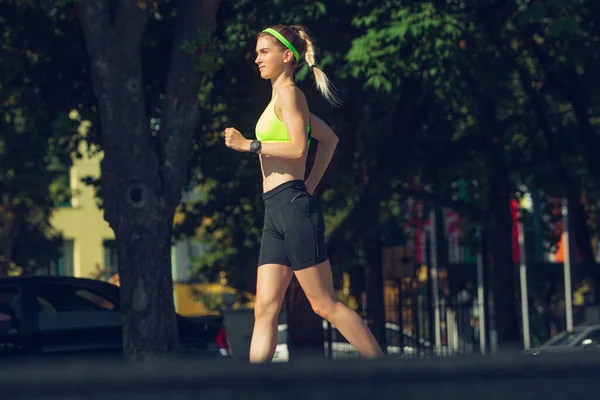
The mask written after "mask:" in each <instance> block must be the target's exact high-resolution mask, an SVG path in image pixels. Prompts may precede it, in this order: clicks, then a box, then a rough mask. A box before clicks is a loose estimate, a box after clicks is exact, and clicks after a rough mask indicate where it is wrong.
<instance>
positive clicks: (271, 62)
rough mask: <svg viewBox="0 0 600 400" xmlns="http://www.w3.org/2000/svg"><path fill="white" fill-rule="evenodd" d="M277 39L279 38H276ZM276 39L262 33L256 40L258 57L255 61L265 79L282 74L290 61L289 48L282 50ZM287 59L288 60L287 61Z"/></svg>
mask: <svg viewBox="0 0 600 400" xmlns="http://www.w3.org/2000/svg"><path fill="white" fill-rule="evenodd" d="M275 40H277V39H275ZM275 40H274V39H272V38H271V37H269V36H268V35H262V36H261V37H259V38H258V40H257V41H256V59H255V60H254V62H255V63H256V65H257V66H258V71H259V72H260V76H261V78H263V79H271V78H274V77H277V76H279V75H280V74H281V72H282V71H283V69H284V68H285V66H286V63H288V62H289V60H288V59H289V55H287V54H286V52H289V53H291V51H289V50H287V49H286V50H285V51H284V50H282V49H281V47H282V46H279V45H278V44H276V43H275ZM286 60H288V61H287V62H286Z"/></svg>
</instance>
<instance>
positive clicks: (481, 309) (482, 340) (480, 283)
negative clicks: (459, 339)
mask: <svg viewBox="0 0 600 400" xmlns="http://www.w3.org/2000/svg"><path fill="white" fill-rule="evenodd" d="M477 237H478V239H479V242H480V244H479V252H478V253H477V308H478V314H479V350H480V351H481V354H482V355H485V352H486V345H487V342H486V334H485V329H486V326H485V289H484V273H485V271H484V263H483V257H484V256H485V255H484V253H483V236H482V234H481V227H478V228H477Z"/></svg>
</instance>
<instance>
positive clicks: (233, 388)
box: [0, 352, 600, 400]
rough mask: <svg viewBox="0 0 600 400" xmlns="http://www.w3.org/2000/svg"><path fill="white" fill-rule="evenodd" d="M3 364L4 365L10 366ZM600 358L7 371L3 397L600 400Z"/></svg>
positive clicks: (0, 375)
mask: <svg viewBox="0 0 600 400" xmlns="http://www.w3.org/2000/svg"><path fill="white" fill-rule="evenodd" d="M5 361H6V360H5ZM599 383H600V354H599V353H596V352H594V353H586V354H575V355H560V356H543V357H542V356H535V357H534V356H529V357H525V356H520V355H519V356H510V357H508V356H491V357H486V358H449V359H436V360H434V359H429V360H402V359H398V358H387V359H384V360H378V361H366V360H353V361H330V360H312V361H311V360H302V361H301V362H297V363H289V364H270V365H260V366H256V365H248V364H245V363H242V362H239V361H235V360H230V361H229V360H218V361H201V362H200V361H198V362H191V361H189V360H181V361H173V360H171V361H156V362H152V363H144V364H135V365H134V364H127V363H124V362H118V363H117V362H94V363H91V362H83V361H80V362H62V363H29V364H19V365H10V364H6V363H5V362H3V363H2V365H1V366H0V399H2V400H8V399H19V400H24V399H128V400H130V399H201V398H202V399H210V400H221V399H236V400H237V399H244V400H246V399H261V400H270V399H280V400H282V399H285V400H290V399H310V400H316V399H331V400H333V399H344V400H348V399H368V400H376V399H411V400H434V399H435V400H438V399H443V400H454V399H460V400H466V399H477V400H482V399H485V400H496V399H498V400H500V399H501V400H516V399H527V400H533V399H543V400H557V399H561V400H563V399H564V400H567V399H568V400H572V399H577V400H585V399H595V400H596V399H598V398H600V389H599V387H600V385H599Z"/></svg>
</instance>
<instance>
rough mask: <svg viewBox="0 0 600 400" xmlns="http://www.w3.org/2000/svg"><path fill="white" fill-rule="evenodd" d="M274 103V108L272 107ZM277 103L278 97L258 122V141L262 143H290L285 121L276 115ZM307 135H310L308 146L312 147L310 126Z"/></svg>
mask: <svg viewBox="0 0 600 400" xmlns="http://www.w3.org/2000/svg"><path fill="white" fill-rule="evenodd" d="M271 103H273V107H271V106H270V105H271ZM276 103H277V96H275V97H274V98H273V100H272V101H271V102H269V105H267V108H265V111H264V112H263V113H262V115H261V116H260V118H259V119H258V122H257V123H256V140H258V141H260V142H289V141H290V135H289V134H288V131H287V129H286V127H285V124H284V123H283V121H281V120H280V119H279V117H278V116H277V114H276V113H275V104H276ZM306 133H307V134H308V145H309V146H310V139H311V136H310V125H308V126H307V127H306Z"/></svg>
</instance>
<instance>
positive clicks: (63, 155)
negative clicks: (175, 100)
mask: <svg viewBox="0 0 600 400" xmlns="http://www.w3.org/2000/svg"><path fill="white" fill-rule="evenodd" d="M69 15H71V16H72V14H71V11H70V10H68V9H57V10H56V12H55V13H54V14H52V15H50V16H49V15H48V13H47V10H44V9H42V8H39V7H37V6H36V5H35V4H34V3H33V2H26V1H6V2H3V3H2V4H0V16H1V17H0V49H1V54H2V55H1V56H0V77H1V80H0V99H2V100H1V101H0V132H1V134H0V165H1V167H0V196H1V198H0V208H1V209H2V211H1V212H0V219H1V223H0V246H1V249H0V251H1V252H2V255H3V260H2V263H3V265H4V266H6V265H7V264H8V265H11V269H13V270H15V269H17V270H20V271H21V272H26V273H32V272H35V271H36V270H40V269H41V270H46V269H47V268H48V266H49V264H50V262H51V261H53V260H54V259H55V257H56V255H57V251H58V246H59V244H60V237H59V236H58V235H57V234H56V232H54V231H53V229H52V227H51V226H50V223H49V220H50V216H51V214H52V211H53V209H54V207H56V206H57V205H60V204H66V203H68V199H69V198H70V194H71V193H70V190H69V185H68V179H69V175H68V166H69V165H70V161H71V155H77V149H78V143H79V140H80V139H81V137H82V134H83V133H84V132H87V131H89V126H87V125H86V124H87V122H84V123H83V125H82V121H81V119H79V120H77V119H73V118H71V117H70V116H69V114H70V112H71V111H72V110H74V109H75V110H76V109H79V108H83V107H85V103H86V101H91V100H90V97H89V96H90V95H91V87H90V85H89V79H88V76H87V74H86V72H85V71H84V69H83V68H84V67H82V66H79V65H81V63H78V62H75V64H73V62H74V60H77V59H79V60H81V58H82V57H84V54H85V51H84V48H83V46H82V43H81V41H80V40H77V39H74V38H73V36H74V35H76V34H75V24H74V23H73V20H72V19H71V18H69V17H68V16H69ZM69 32H70V34H68V33H69ZM65 33H67V34H65ZM78 64H79V65H78ZM32 249H35V251H32ZM3 272H4V273H5V272H6V270H5V269H4V270H3Z"/></svg>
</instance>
